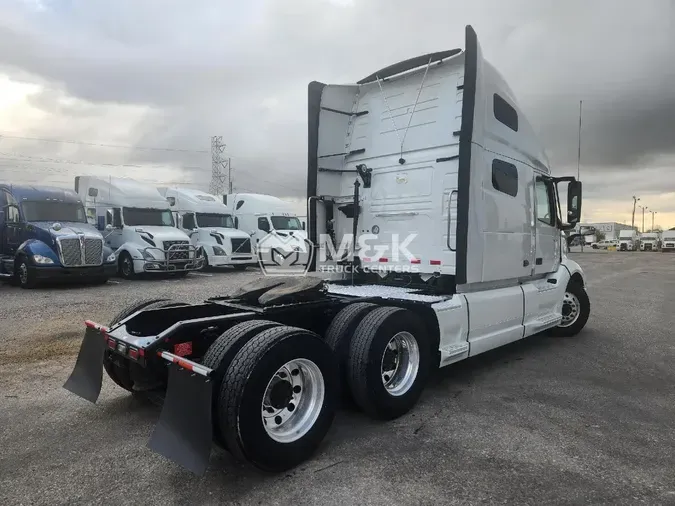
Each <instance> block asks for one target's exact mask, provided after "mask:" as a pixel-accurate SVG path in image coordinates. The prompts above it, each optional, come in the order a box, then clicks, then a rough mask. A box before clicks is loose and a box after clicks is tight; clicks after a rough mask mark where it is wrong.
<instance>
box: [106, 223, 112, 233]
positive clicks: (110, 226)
mask: <svg viewBox="0 0 675 506" xmlns="http://www.w3.org/2000/svg"><path fill="white" fill-rule="evenodd" d="M112 229H113V226H112V225H111V224H110V223H108V224H107V225H106V226H105V230H106V231H107V232H112Z"/></svg>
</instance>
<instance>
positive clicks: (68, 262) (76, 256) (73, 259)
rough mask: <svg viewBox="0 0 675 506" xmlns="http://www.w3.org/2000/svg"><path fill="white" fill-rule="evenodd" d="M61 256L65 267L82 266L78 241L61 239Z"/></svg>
mask: <svg viewBox="0 0 675 506" xmlns="http://www.w3.org/2000/svg"><path fill="white" fill-rule="evenodd" d="M59 242H60V243H61V256H62V260H63V265H64V266H65V267H75V266H78V265H82V254H81V252H80V240H79V239H61V241H59Z"/></svg>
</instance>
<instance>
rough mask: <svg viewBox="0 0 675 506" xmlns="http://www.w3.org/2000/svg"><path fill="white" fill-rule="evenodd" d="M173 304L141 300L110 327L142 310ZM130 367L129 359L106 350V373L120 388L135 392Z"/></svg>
mask: <svg viewBox="0 0 675 506" xmlns="http://www.w3.org/2000/svg"><path fill="white" fill-rule="evenodd" d="M171 304H175V302H173V301H170V300H168V299H145V300H139V301H138V302H135V303H133V304H131V305H130V306H128V307H126V308H125V309H123V310H122V311H120V312H119V313H117V315H115V316H114V317H113V319H112V320H111V321H110V326H111V327H112V326H113V325H115V324H117V323H119V322H121V321H122V320H124V319H125V318H126V317H127V316H130V315H132V314H134V313H135V312H136V311H139V310H141V309H152V308H159V307H164V306H167V305H171ZM115 359H117V360H115ZM128 365H129V364H128V361H127V359H123V358H122V357H119V356H118V357H116V356H115V355H114V354H113V353H112V352H111V351H108V350H107V349H106V350H105V353H104V354H103V368H104V369H105V372H106V373H107V374H108V376H109V377H110V379H111V380H113V382H114V383H115V384H116V385H117V386H120V387H122V388H124V389H125V390H128V391H129V392H133V391H134V381H133V380H132V379H131V373H130V371H129V367H128Z"/></svg>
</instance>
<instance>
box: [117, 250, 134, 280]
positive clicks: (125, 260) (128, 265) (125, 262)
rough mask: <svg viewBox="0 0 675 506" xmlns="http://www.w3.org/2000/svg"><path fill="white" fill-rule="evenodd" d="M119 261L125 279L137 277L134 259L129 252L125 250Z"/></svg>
mask: <svg viewBox="0 0 675 506" xmlns="http://www.w3.org/2000/svg"><path fill="white" fill-rule="evenodd" d="M119 262H120V263H119V272H120V275H121V276H122V277H123V278H124V279H133V278H134V277H136V272H135V271H134V260H133V258H131V255H130V254H129V253H127V252H126V251H123V252H122V254H121V255H120V260H119Z"/></svg>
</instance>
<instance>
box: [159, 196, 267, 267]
mask: <svg viewBox="0 0 675 506" xmlns="http://www.w3.org/2000/svg"><path fill="white" fill-rule="evenodd" d="M158 190H159V192H160V193H161V194H162V195H163V196H164V197H165V198H166V200H167V201H168V203H169V208H170V209H171V211H172V212H173V215H174V220H175V221H176V224H177V225H178V228H180V229H181V230H183V231H184V232H185V233H186V234H187V235H188V236H189V237H190V241H191V243H192V244H193V245H194V246H196V247H198V248H201V249H202V250H203V252H204V266H205V267H206V266H210V267H233V268H234V269H236V270H244V269H246V267H249V266H257V265H258V261H257V259H256V257H255V256H254V255H253V252H252V250H251V236H250V235H249V234H247V233H246V232H244V231H242V230H237V229H236V227H235V226H234V218H233V217H232V214H231V213H230V212H229V210H228V208H227V206H226V205H225V204H223V203H222V202H221V200H220V198H219V197H216V196H215V195H209V194H208V193H205V192H203V191H200V190H194V189H190V188H158Z"/></svg>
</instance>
